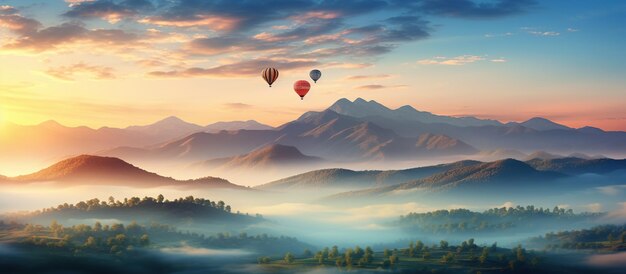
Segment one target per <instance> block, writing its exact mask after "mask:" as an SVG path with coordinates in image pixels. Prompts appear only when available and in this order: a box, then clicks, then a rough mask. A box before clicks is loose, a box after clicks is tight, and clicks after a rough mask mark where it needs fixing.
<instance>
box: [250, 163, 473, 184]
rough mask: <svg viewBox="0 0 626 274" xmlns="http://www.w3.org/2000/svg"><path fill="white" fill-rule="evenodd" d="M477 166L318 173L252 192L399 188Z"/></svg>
mask: <svg viewBox="0 0 626 274" xmlns="http://www.w3.org/2000/svg"><path fill="white" fill-rule="evenodd" d="M477 164H480V162H477V161H459V162H455V163H451V164H441V165H435V166H427V167H418V168H411V169H403V170H385V171H383V170H365V171H354V170H349V169H340V168H334V169H322V170H315V171H310V172H306V173H303V174H299V175H295V176H291V177H287V178H284V179H281V180H277V181H274V182H270V183H267V184H264V185H260V186H257V187H256V188H258V189H263V190H273V191H288V190H294V189H316V188H317V189H319V188H337V189H364V188H371V187H380V186H389V185H394V184H400V183H404V182H407V181H409V180H415V179H419V178H424V177H428V176H431V175H433V174H436V173H439V172H443V171H446V170H450V169H455V168H459V167H464V166H472V165H477Z"/></svg>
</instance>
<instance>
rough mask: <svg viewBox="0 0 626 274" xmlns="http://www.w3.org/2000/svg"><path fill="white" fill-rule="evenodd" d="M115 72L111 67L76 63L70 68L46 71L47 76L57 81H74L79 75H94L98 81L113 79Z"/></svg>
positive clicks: (64, 67) (63, 67) (62, 67)
mask: <svg viewBox="0 0 626 274" xmlns="http://www.w3.org/2000/svg"><path fill="white" fill-rule="evenodd" d="M114 72H115V70H114V69H113V68H111V67H105V66H97V65H88V64H85V63H76V64H72V65H69V66H60V67H56V68H50V69H48V70H46V74H48V75H50V76H52V77H55V78H57V79H61V80H66V81H73V80H75V76H76V75H77V74H88V75H92V76H93V77H95V78H96V79H113V78H115V73H114Z"/></svg>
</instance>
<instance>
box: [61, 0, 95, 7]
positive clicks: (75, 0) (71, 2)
mask: <svg viewBox="0 0 626 274" xmlns="http://www.w3.org/2000/svg"><path fill="white" fill-rule="evenodd" d="M93 1H96V0H65V3H67V4H69V6H70V7H73V6H75V5H79V4H81V3H84V2H93Z"/></svg>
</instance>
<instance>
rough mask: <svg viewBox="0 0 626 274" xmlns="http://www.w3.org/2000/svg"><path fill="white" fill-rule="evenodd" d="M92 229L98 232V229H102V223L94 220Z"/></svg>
mask: <svg viewBox="0 0 626 274" xmlns="http://www.w3.org/2000/svg"><path fill="white" fill-rule="evenodd" d="M93 231H94V232H100V231H102V224H101V223H100V222H96V223H95V224H94V225H93Z"/></svg>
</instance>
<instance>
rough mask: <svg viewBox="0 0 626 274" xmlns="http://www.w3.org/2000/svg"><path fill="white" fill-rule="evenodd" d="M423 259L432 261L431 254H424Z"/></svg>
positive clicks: (426, 252) (425, 252)
mask: <svg viewBox="0 0 626 274" xmlns="http://www.w3.org/2000/svg"><path fill="white" fill-rule="evenodd" d="M422 259H424V260H429V259H430V252H428V251H424V253H422Z"/></svg>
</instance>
